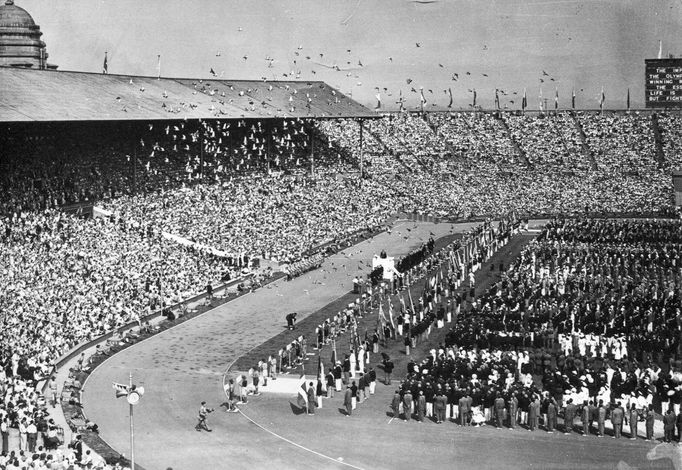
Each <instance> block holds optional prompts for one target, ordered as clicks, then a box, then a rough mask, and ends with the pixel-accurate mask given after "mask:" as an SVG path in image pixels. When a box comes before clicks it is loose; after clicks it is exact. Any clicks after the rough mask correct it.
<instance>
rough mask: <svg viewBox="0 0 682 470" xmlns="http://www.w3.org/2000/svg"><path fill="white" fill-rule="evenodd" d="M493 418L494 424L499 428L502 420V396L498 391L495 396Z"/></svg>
mask: <svg viewBox="0 0 682 470" xmlns="http://www.w3.org/2000/svg"><path fill="white" fill-rule="evenodd" d="M495 420H496V421H495V426H497V428H498V429H499V428H501V427H502V423H503V422H504V398H502V395H500V393H499V392H498V393H497V397H496V398H495Z"/></svg>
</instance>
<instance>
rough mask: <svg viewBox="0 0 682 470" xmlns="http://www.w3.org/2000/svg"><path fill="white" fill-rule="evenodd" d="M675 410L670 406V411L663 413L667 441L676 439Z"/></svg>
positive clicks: (664, 432)
mask: <svg viewBox="0 0 682 470" xmlns="http://www.w3.org/2000/svg"><path fill="white" fill-rule="evenodd" d="M676 420H677V418H676V417H675V411H673V409H672V407H671V408H668V411H667V412H666V413H665V414H664V415H663V434H664V437H665V442H671V441H673V440H674V439H675V421H676Z"/></svg>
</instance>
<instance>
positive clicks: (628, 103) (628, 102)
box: [627, 88, 630, 111]
mask: <svg viewBox="0 0 682 470" xmlns="http://www.w3.org/2000/svg"><path fill="white" fill-rule="evenodd" d="M627 109H628V111H630V89H629V88H628V99H627Z"/></svg>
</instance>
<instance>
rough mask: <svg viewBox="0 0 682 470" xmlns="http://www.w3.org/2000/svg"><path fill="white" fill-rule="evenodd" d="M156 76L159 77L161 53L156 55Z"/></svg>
mask: <svg viewBox="0 0 682 470" xmlns="http://www.w3.org/2000/svg"><path fill="white" fill-rule="evenodd" d="M156 73H157V75H156V78H157V79H158V78H161V54H157V55H156Z"/></svg>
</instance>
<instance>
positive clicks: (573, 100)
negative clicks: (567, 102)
mask: <svg viewBox="0 0 682 470" xmlns="http://www.w3.org/2000/svg"><path fill="white" fill-rule="evenodd" d="M571 108H572V109H574V110H575V88H573V94H572V95H571Z"/></svg>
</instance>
